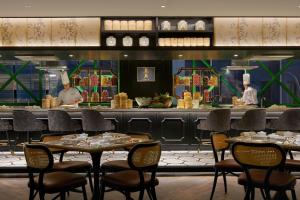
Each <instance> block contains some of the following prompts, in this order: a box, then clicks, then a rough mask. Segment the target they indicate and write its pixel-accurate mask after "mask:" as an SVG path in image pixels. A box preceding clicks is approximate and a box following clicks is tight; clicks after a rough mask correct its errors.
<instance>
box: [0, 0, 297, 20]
mask: <svg viewBox="0 0 300 200" xmlns="http://www.w3.org/2000/svg"><path fill="white" fill-rule="evenodd" d="M0 5H1V6H0V13H1V14H0V15H1V17H54V16H300V8H299V5H300V1H299V0H184V1H183V0H109V1H107V0H51V1H50V0H48V1H47V0H22V1H20V0H0ZM162 5H164V6H165V8H162V7H161V6H162Z"/></svg>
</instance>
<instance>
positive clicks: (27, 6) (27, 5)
mask: <svg viewBox="0 0 300 200" xmlns="http://www.w3.org/2000/svg"><path fill="white" fill-rule="evenodd" d="M24 8H32V5H30V4H26V5H24Z"/></svg>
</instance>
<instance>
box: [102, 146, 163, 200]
mask: <svg viewBox="0 0 300 200" xmlns="http://www.w3.org/2000/svg"><path fill="white" fill-rule="evenodd" d="M160 155H161V144H160V142H149V143H139V144H136V145H135V146H134V147H133V148H132V149H131V150H130V152H129V154H128V164H129V166H130V168H131V169H130V170H125V171H120V172H115V173H112V174H108V175H104V176H102V178H101V184H100V185H101V190H100V194H101V197H100V199H102V200H103V199H104V192H105V187H109V188H111V189H113V190H117V191H120V192H122V193H124V194H125V196H126V200H130V199H131V197H130V193H131V192H138V191H139V192H140V194H139V199H140V200H141V199H143V196H144V190H145V189H146V190H147V192H148V195H149V198H150V199H153V200H156V199H157V197H156V192H155V186H156V185H157V184H158V180H157V179H156V170H157V166H158V162H159V160H160Z"/></svg>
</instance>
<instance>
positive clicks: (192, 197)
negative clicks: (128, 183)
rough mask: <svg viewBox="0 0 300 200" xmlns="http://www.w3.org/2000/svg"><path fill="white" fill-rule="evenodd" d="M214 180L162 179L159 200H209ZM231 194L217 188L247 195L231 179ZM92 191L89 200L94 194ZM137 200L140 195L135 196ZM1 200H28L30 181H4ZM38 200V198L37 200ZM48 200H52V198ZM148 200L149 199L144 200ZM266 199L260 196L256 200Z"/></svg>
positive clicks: (113, 197) (116, 199)
mask: <svg viewBox="0 0 300 200" xmlns="http://www.w3.org/2000/svg"><path fill="white" fill-rule="evenodd" d="M212 180H213V177H212V176H172V177H170V176H167V177H165V176H161V177H159V181H160V184H159V186H158V187H157V196H158V200H206V199H207V200H208V199H209V195H210V191H211V185H212ZM228 188H229V191H228V194H227V195H225V194H224V189H223V181H222V180H221V179H220V180H219V183H218V185H217V189H216V193H215V196H214V200H225V199H226V200H239V199H243V196H244V191H243V188H242V187H241V186H239V185H238V184H237V181H236V178H235V177H229V178H228ZM87 189H88V196H89V199H90V197H91V193H90V191H89V188H87ZM296 191H297V196H298V197H299V198H300V184H299V185H298V187H297V189H296ZM132 196H133V197H134V198H135V199H137V194H134V195H132ZM0 199H1V200H26V199H28V188H27V179H26V178H0ZM36 199H38V198H36ZM46 199H50V198H49V196H48V197H47V198H46ZM68 199H74V200H77V199H82V196H81V194H75V193H71V194H70V196H69V197H68ZM122 199H125V198H124V197H123V196H122V195H120V194H119V193H117V192H109V193H106V194H105V200H122ZM144 199H145V200H148V197H145V198H144ZM258 199H262V198H261V196H260V194H259V192H257V195H256V200H258Z"/></svg>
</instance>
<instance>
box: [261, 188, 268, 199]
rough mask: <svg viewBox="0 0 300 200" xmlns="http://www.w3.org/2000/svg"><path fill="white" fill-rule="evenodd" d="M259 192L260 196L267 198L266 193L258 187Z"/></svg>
mask: <svg viewBox="0 0 300 200" xmlns="http://www.w3.org/2000/svg"><path fill="white" fill-rule="evenodd" d="M260 193H261V196H262V197H263V199H264V200H266V199H267V197H266V195H265V192H264V190H263V189H260Z"/></svg>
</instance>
